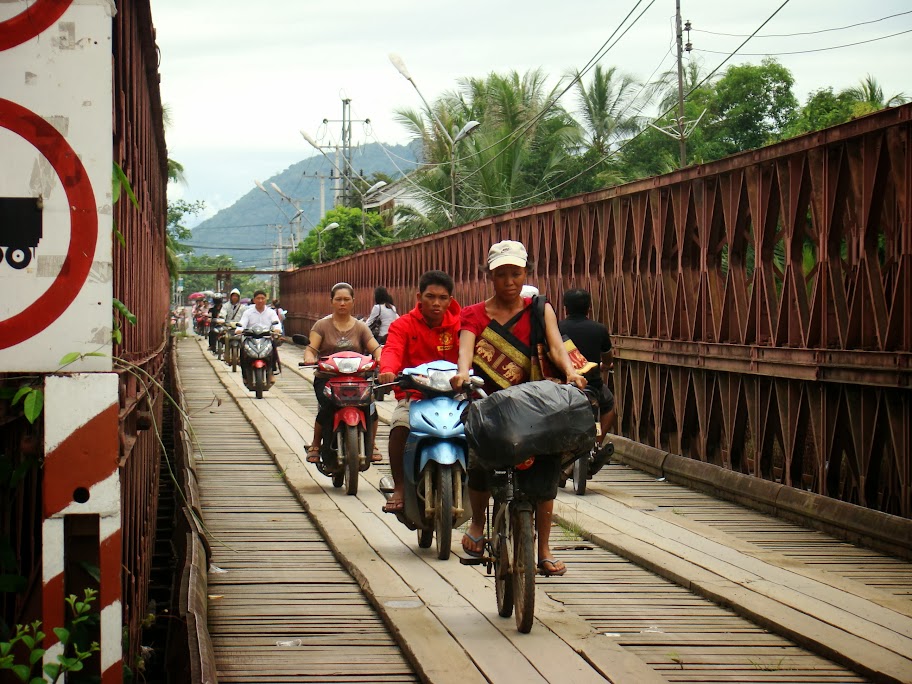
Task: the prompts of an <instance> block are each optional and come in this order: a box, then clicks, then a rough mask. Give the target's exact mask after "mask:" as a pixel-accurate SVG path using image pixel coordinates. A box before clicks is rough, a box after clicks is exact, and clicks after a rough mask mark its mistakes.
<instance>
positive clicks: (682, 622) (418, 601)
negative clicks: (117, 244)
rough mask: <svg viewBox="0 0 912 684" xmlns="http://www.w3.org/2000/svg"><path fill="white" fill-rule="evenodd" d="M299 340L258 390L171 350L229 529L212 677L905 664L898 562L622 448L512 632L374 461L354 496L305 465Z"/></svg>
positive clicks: (702, 675) (506, 677) (754, 677)
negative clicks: (702, 487)
mask: <svg viewBox="0 0 912 684" xmlns="http://www.w3.org/2000/svg"><path fill="white" fill-rule="evenodd" d="M299 356H300V355H299V354H297V352H296V351H295V350H294V349H293V348H289V347H288V346H286V347H283V359H285V360H286V366H285V369H286V370H285V372H284V373H283V375H282V376H280V378H279V381H278V383H277V384H276V386H275V387H274V388H273V390H272V391H270V392H269V393H268V395H267V397H266V398H265V399H263V400H261V401H257V400H255V399H252V398H251V395H250V394H249V393H248V392H247V391H246V390H245V389H244V388H243V385H242V384H241V383H240V377H239V374H232V373H230V372H228V371H226V370H225V367H224V365H223V364H220V363H216V362H215V360H214V359H212V358H211V356H209V355H206V354H204V353H203V352H202V350H201V346H200V344H199V343H197V342H196V341H195V340H183V341H182V342H181V343H180V346H179V358H180V364H179V365H180V372H181V374H182V378H183V385H184V387H185V389H186V391H187V393H188V401H189V403H190V405H191V406H192V407H194V416H193V418H192V422H193V426H194V430H195V431H196V432H197V434H198V435H199V437H200V443H201V446H202V451H203V454H202V458H203V460H202V462H201V464H200V466H198V470H199V471H200V486H201V491H202V496H203V501H204V515H205V518H206V523H207V525H208V527H209V529H210V531H211V533H212V534H213V536H214V537H217V538H218V540H220V541H221V542H224V545H222V544H221V543H220V542H219V541H216V540H215V539H213V540H211V541H212V546H213V551H214V554H215V556H214V564H215V565H216V566H218V567H219V568H221V569H224V570H227V572H225V573H219V572H212V573H210V576H209V582H210V589H209V591H210V594H211V596H210V614H209V615H210V617H209V620H210V632H211V634H212V638H213V643H214V647H215V649H216V657H217V662H218V667H219V671H220V681H226V682H228V681H230V682H304V681H415V680H416V679H423V680H425V681H431V682H450V681H452V682H457V681H458V682H460V684H462V683H464V682H473V681H477V682H484V681H490V682H514V681H524V682H525V681H529V682H570V681H572V682H589V681H592V682H596V681H606V680H608V681H612V682H635V683H637V684H639V683H640V682H744V683H748V682H780V683H784V682H819V683H824V682H826V683H832V682H863V681H912V600H910V599H912V564H909V563H907V562H904V561H901V560H897V559H894V558H891V557H889V556H885V555H883V554H878V553H876V552H872V551H868V550H865V549H861V548H859V547H855V546H852V545H849V544H846V543H844V542H840V541H838V540H835V539H833V538H831V537H828V536H827V535H824V534H822V533H819V532H815V531H812V530H809V529H805V528H801V527H799V526H796V525H793V524H791V523H787V522H784V521H782V520H779V519H776V518H772V517H769V516H765V515H761V514H759V513H756V512H754V511H751V510H748V509H745V508H742V507H739V506H736V505H734V504H730V503H727V502H722V501H718V500H715V499H713V498H712V497H710V496H707V495H705V494H700V493H696V492H692V491H689V490H687V489H684V488H681V487H678V486H675V485H672V484H670V483H667V482H661V481H656V479H655V478H654V477H652V476H649V475H647V474H645V473H642V472H639V471H636V470H632V469H630V468H627V467H625V466H621V465H612V466H610V467H608V468H606V469H605V470H603V471H602V473H600V474H599V476H598V477H597V479H596V480H595V481H594V482H590V488H589V493H588V494H587V495H586V496H585V497H576V496H574V495H573V494H570V493H569V492H567V493H561V494H560V496H559V499H558V503H557V507H556V510H557V512H558V514H559V518H560V520H561V521H562V523H563V527H556V528H555V531H554V533H553V536H552V538H553V539H554V540H556V542H557V543H556V544H555V550H556V551H557V552H558V553H559V554H560V557H561V558H562V559H563V560H565V561H566V562H567V564H568V566H569V568H570V570H569V572H568V573H567V575H566V576H564V577H561V578H549V579H542V580H541V581H540V582H539V585H538V599H537V611H536V621H537V624H536V626H535V627H534V628H533V630H532V633H531V634H528V635H521V634H518V633H517V632H516V630H515V626H514V623H513V621H512V619H509V620H504V619H501V618H499V617H498V616H497V613H496V609H495V607H494V595H493V584H492V582H491V581H490V579H489V578H487V577H486V576H485V575H484V572H483V570H481V569H479V568H476V567H467V566H462V565H460V564H459V563H458V562H457V560H456V559H455V558H451V560H449V561H447V562H441V561H438V560H436V557H435V555H434V553H433V549H428V550H421V549H418V548H417V544H416V543H415V535H414V533H413V532H408V531H407V530H405V528H404V527H402V526H401V525H400V524H399V523H398V522H397V521H396V519H395V518H394V517H393V516H389V515H383V514H382V513H381V512H380V508H381V506H382V503H383V499H382V496H381V495H380V493H379V491H378V489H377V487H378V484H379V480H380V477H381V476H382V475H383V474H385V473H386V472H387V471H386V468H385V465H381V466H380V467H379V468H377V467H373V468H371V470H369V471H368V472H367V473H364V474H362V475H363V478H364V479H363V482H362V486H361V487H360V488H359V494H358V496H357V497H347V496H345V495H344V494H342V493H341V491H340V490H335V489H333V488H332V485H331V483H330V482H329V480H328V479H327V478H325V477H323V476H321V475H319V473H317V472H316V469H315V468H314V467H313V466H310V465H307V464H305V463H304V462H303V456H304V452H305V448H306V444H307V443H308V442H309V440H310V436H311V433H312V426H313V415H314V413H315V400H314V397H313V392H312V390H311V387H310V384H309V382H308V381H307V379H306V377H305V374H303V373H299V372H298V371H297V369H296V367H295V361H296V360H297V357H299ZM213 398H218V399H219V400H220V401H221V404H220V405H215V404H212V405H209V406H208V407H206V406H207V405H208V404H210V402H211V401H212V400H213ZM204 407H206V408H204ZM391 408H392V404H391V402H384V403H383V404H380V406H379V411H380V414H381V417H384V416H388V415H389V412H390V409H391ZM251 424H252V426H253V427H251ZM378 444H379V445H380V446H381V448H383V447H385V436H383V435H381V437H380V438H379V439H378ZM283 473H284V480H283V479H282V474H283ZM286 482H287V484H286ZM302 503H303V506H302ZM580 534H584V535H585V537H586V539H584V538H583V536H580ZM454 539H455V540H456V542H457V545H458V535H454ZM352 577H354V578H355V579H352ZM359 585H360V587H359ZM362 590H363V591H362ZM277 642H284V643H286V644H287V643H290V644H294V645H285V646H278V645H277ZM397 644H398V646H397ZM400 648H401V650H400Z"/></svg>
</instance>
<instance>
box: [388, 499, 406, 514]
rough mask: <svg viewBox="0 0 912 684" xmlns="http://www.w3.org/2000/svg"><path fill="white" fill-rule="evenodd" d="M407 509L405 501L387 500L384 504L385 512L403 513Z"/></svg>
mask: <svg viewBox="0 0 912 684" xmlns="http://www.w3.org/2000/svg"><path fill="white" fill-rule="evenodd" d="M404 510H405V501H402V500H399V501H387V502H386V503H385V504H384V506H383V512H384V513H393V514H395V513H401V512H402V511H404Z"/></svg>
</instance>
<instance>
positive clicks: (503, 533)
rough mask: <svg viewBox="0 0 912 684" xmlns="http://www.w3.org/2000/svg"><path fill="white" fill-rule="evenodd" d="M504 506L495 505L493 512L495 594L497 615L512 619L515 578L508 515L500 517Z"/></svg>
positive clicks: (505, 513) (505, 512)
mask: <svg viewBox="0 0 912 684" xmlns="http://www.w3.org/2000/svg"><path fill="white" fill-rule="evenodd" d="M502 505H503V504H498V503H497V502H495V503H494V507H493V511H492V512H491V515H492V518H491V519H492V520H493V521H494V525H493V530H492V531H491V545H492V547H493V551H494V553H493V554H492V555H493V557H494V593H495V594H496V595H497V614H498V615H500V617H510V616H511V615H512V614H513V578H512V577H511V575H510V558H509V551H508V544H510V539H509V538H508V536H507V513H508V511H504V512H503V515H500V514H499V513H498V511H500V508H501V506H502Z"/></svg>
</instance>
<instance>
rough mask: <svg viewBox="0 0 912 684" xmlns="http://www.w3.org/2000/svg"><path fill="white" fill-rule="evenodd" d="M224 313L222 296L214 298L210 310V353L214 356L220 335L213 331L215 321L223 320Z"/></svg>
mask: <svg viewBox="0 0 912 684" xmlns="http://www.w3.org/2000/svg"><path fill="white" fill-rule="evenodd" d="M221 312H222V298H221V296H218V297H213V299H212V308H210V309H209V351H211V352H212V353H213V354H214V353H215V347H216V345H217V343H218V333H217V332H215V331H214V330H213V328H215V319H216V318H221Z"/></svg>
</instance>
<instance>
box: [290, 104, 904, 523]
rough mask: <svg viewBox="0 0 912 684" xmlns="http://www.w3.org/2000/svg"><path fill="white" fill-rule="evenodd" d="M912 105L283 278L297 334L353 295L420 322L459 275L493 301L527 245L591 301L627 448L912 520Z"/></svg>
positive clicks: (554, 290) (466, 286) (467, 295)
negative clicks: (513, 244) (491, 253)
mask: <svg viewBox="0 0 912 684" xmlns="http://www.w3.org/2000/svg"><path fill="white" fill-rule="evenodd" d="M910 135H912V105H904V106H902V107H896V108H892V109H887V110H884V111H882V112H879V113H877V114H874V115H871V116H867V117H863V118H861V119H857V120H855V121H852V122H849V123H846V124H843V125H841V126H837V127H834V128H831V129H827V130H825V131H820V132H817V133H813V134H809V135H805V136H802V137H799V138H794V139H792V140H788V141H785V142H782V143H779V144H776V145H771V146H769V147H766V148H763V149H760V150H755V151H751V152H745V153H742V154H738V155H734V156H732V157H728V158H726V159H722V160H719V161H716V162H712V163H710V164H705V165H701V166H695V167H691V168H687V169H683V170H680V171H677V172H674V173H671V174H668V175H665V176H660V177H656V178H649V179H644V180H640V181H636V182H633V183H629V184H627V185H624V186H620V187H616V188H611V189H608V190H603V191H599V192H595V193H590V194H587V195H581V196H578V197H574V198H570V199H567V200H560V201H556V202H551V203H549V204H543V205H539V206H535V207H528V208H525V209H522V210H518V211H514V212H510V213H507V214H502V215H499V216H494V217H490V218H487V219H484V220H481V221H477V222H475V223H472V224H469V225H466V226H461V227H458V228H455V229H452V230H448V231H444V232H441V233H437V234H435V235H431V236H427V237H424V238H420V239H417V240H412V241H409V242H404V243H399V244H395V245H390V246H386V247H379V248H374V249H371V250H366V251H364V252H360V253H358V254H355V255H351V256H349V257H345V258H343V259H339V260H336V261H333V262H329V263H326V264H320V265H315V266H310V267H307V268H303V269H299V270H297V271H294V272H291V273H288V274H283V275H282V276H281V290H282V301H283V303H284V305H285V306H286V308H287V309H288V310H289V311H291V312H292V314H291V315H290V316H289V320H288V324H287V326H286V327H287V328H288V330H289V332H307V331H308V330H309V328H310V325H311V324H312V322H313V321H315V320H316V319H317V318H319V317H321V316H323V315H325V314H326V313H327V312H328V310H329V306H328V305H329V288H330V287H331V286H332V284H333V283H335V282H338V281H340V280H346V281H348V282H350V283H351V284H352V285H354V286H355V289H356V303H357V307H358V310H359V311H360V312H363V313H366V312H367V311H368V310H369V307H370V304H371V303H372V291H373V288H374V287H375V286H376V285H378V284H382V285H384V286H385V287H387V288H388V289H389V290H390V291H391V293H392V294H393V295H394V297H395V298H396V301H397V302H398V303H400V304H401V307H400V308H403V307H407V306H411V305H412V302H413V301H414V296H415V295H414V292H415V290H416V285H417V282H418V277H419V276H420V274H421V273H422V272H424V271H425V270H427V269H430V268H440V269H443V270H445V271H448V272H449V273H450V274H451V275H452V276H453V277H454V279H455V280H456V283H457V286H456V296H457V297H458V299H459V300H460V302H462V303H472V302H477V301H480V300H481V299H483V298H484V297H486V296H488V291H489V287H488V285H487V284H486V282H485V271H484V266H483V264H484V260H485V254H486V252H487V249H488V247H489V246H490V245H491V244H492V243H494V242H496V241H498V240H502V239H506V238H512V239H516V240H521V241H523V242H524V243H525V244H526V247H527V249H528V250H529V254H530V257H531V258H532V260H533V261H534V266H533V268H532V271H531V273H530V278H529V280H530V281H531V282H532V283H533V284H535V285H536V286H537V287H538V288H539V289H540V290H541V291H542V292H543V293H546V294H547V295H548V296H549V298H550V299H551V301H552V302H560V298H561V296H562V295H563V292H564V291H565V290H566V289H568V288H570V287H585V288H587V289H589V290H590V291H591V292H592V295H593V309H594V315H595V317H596V318H597V319H599V320H600V321H602V322H604V323H605V324H607V325H608V327H609V329H610V330H611V331H612V334H613V339H614V343H615V347H616V370H615V377H614V384H615V389H616V395H617V401H618V410H619V416H620V425H619V427H620V431H621V432H622V433H623V434H624V435H625V436H628V437H631V438H633V439H636V440H639V441H641V442H643V443H645V444H648V445H651V446H655V447H657V448H661V449H664V450H667V451H670V452H674V453H680V454H682V455H685V456H689V457H691V458H695V459H699V460H701V461H705V462H708V463H713V464H716V465H720V466H723V467H725V468H730V469H732V470H735V471H738V472H743V473H747V474H749V475H752V476H755V477H759V478H763V479H765V480H770V481H773V482H778V483H782V484H786V485H789V486H792V487H797V488H800V489H804V490H807V491H811V492H816V493H819V494H824V495H827V496H831V497H835V498H838V499H841V500H843V501H848V502H851V503H855V504H859V505H861V506H866V507H870V508H873V509H876V510H880V511H885V512H888V513H892V514H896V515H900V516H904V517H910V516H912V502H910V499H912V497H910V493H912V485H910V480H912V463H910V461H912V456H910V452H912V444H910V439H912V437H910V435H912V390H910V388H912V225H910V221H912V170H910V169H912V148H910Z"/></svg>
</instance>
